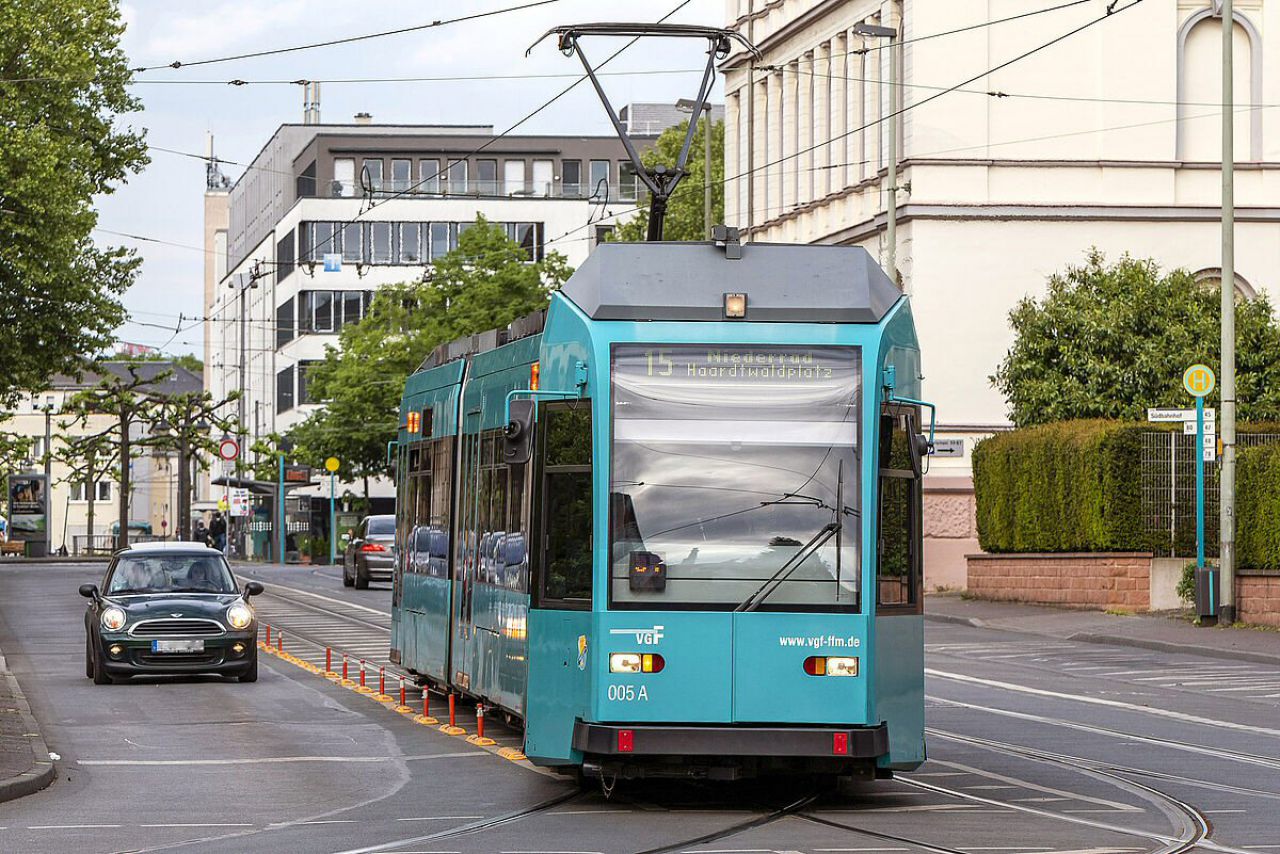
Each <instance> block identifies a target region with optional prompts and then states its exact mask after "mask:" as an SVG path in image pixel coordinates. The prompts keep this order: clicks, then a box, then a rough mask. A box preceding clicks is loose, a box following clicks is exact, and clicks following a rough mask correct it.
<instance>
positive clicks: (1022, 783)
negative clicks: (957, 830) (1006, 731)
mask: <svg viewBox="0 0 1280 854" xmlns="http://www.w3.org/2000/svg"><path fill="white" fill-rule="evenodd" d="M939 735H941V737H942V738H944V739H945V738H946V735H943V734H941V733H939ZM934 761H935V762H937V763H938V764H939V765H942V766H944V767H946V768H955V769H956V770H957V771H963V772H965V773H967V774H970V775H974V776H978V777H986V778H988V779H990V780H999V781H1000V782H1002V783H1012V784H1013V786H1014V787H1017V788H1020V789H1027V790H1029V791H1033V792H1043V793H1044V794H1046V795H1057V796H1061V797H1063V798H1069V799H1071V800H1074V801H1083V802H1085V803H1089V804H1095V805H1097V806H1100V807H1107V808H1108V809H1113V810H1120V811H1124V812H1133V811H1135V810H1138V809H1139V808H1138V807H1133V806H1130V805H1129V804H1124V803H1120V802H1119V801H1110V800H1107V799H1105V798H1095V797H1090V796H1089V795H1082V794H1079V793H1077V792H1069V791H1067V790H1066V789H1055V788H1054V787H1052V786H1045V785H1042V784H1040V783H1032V782H1031V781H1029V780H1020V779H1018V778H1017V777H1009V776H1005V775H1004V774H997V773H996V772H994V771H986V770H983V769H981V768H975V767H974V766H972V765H964V764H962V763H960V762H947V761H945V760H941V759H935V760H934ZM904 776H905V775H904ZM920 776H922V775H920V774H912V775H910V776H909V777H907V779H914V778H917V777H920ZM965 788H968V789H980V788H984V787H982V786H966V787H965ZM920 794H925V793H924V792H921V793H920Z"/></svg>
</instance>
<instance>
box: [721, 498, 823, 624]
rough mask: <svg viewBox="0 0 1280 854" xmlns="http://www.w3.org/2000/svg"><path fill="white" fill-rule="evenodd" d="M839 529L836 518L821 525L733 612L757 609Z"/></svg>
mask: <svg viewBox="0 0 1280 854" xmlns="http://www.w3.org/2000/svg"><path fill="white" fill-rule="evenodd" d="M840 528H841V523H840V522H839V521H838V517H837V521H833V522H828V523H827V524H825V525H823V526H822V528H821V529H820V530H819V531H818V533H816V534H814V535H813V537H812V538H811V539H810V540H809V542H807V543H805V544H804V545H803V546H801V547H800V549H799V550H798V551H797V552H796V553H795V554H793V555H792V556H791V559H790V560H788V561H787V562H786V563H784V564H783V565H782V566H780V567H778V571H777V572H775V573H774V574H773V575H771V576H769V577H768V578H767V579H766V580H765V582H764V584H761V585H760V586H759V587H757V588H756V589H755V590H754V591H752V593H751V595H750V596H748V597H747V598H746V599H743V600H742V604H740V605H738V607H736V608H734V609H733V610H734V611H735V612H738V613H746V612H748V611H754V610H756V609H757V608H759V607H760V606H761V605H762V604H764V600H765V599H768V598H769V597H770V596H771V595H772V594H773V591H775V590H777V589H778V588H779V587H781V586H782V584H783V582H784V581H786V580H787V578H788V577H789V576H790V575H791V573H793V572H795V571H796V569H797V568H798V567H799V566H800V564H802V563H804V562H805V561H806V560H808V559H809V558H810V557H811V556H813V554H814V553H815V552H817V551H818V549H820V548H822V545H823V544H824V543H825V542H826V541H827V540H829V539H831V538H832V537H834V536H835V535H836V533H837V532H838V531H839V530H840Z"/></svg>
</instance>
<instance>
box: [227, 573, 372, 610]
mask: <svg viewBox="0 0 1280 854" xmlns="http://www.w3.org/2000/svg"><path fill="white" fill-rule="evenodd" d="M240 577H241V578H248V579H250V580H252V581H262V582H263V583H264V584H267V585H270V586H269V587H267V591H266V592H267V593H268V594H270V593H271V588H272V587H279V588H280V589H281V590H288V591H289V592H291V593H301V594H302V595H303V596H312V597H314V598H316V599H323V600H324V601H325V602H332V603H333V604H335V605H342V606H343V607H347V608H357V609H359V610H361V611H368V612H369V613H370V614H377V615H378V616H379V617H390V616H391V612H390V611H379V610H378V609H377V608H370V607H369V606H368V605H359V604H357V603H355V602H347V601H346V600H343V599H335V598H333V597H332V596H325V595H324V594H323V593H312V592H311V591H310V590H302V589H301V588H298V587H290V586H288V585H287V584H281V583H279V582H277V581H271V580H270V579H266V580H265V581H264V580H263V579H261V578H253V576H249V575H244V574H243V573H241V574H240ZM304 607H305V606H304Z"/></svg>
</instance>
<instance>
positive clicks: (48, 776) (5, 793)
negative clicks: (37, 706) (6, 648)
mask: <svg viewBox="0 0 1280 854" xmlns="http://www.w3.org/2000/svg"><path fill="white" fill-rule="evenodd" d="M0 676H3V678H4V679H5V680H6V681H7V682H8V683H9V690H10V691H12V692H13V700H14V703H15V705H16V706H17V712H18V714H19V715H21V716H22V727H23V729H24V730H25V733H26V735H27V736H28V737H29V738H30V739H31V742H30V743H31V752H32V753H33V754H35V766H34V767H33V768H32V769H31V770H30V771H23V772H22V773H21V774H18V775H16V776H13V777H10V778H9V779H7V780H0V803H2V802H4V801H12V800H14V799H15V798H21V797H23V796H24V795H30V794H32V793H34V792H38V791H40V790H41V789H43V788H45V787H46V786H48V785H49V784H50V783H52V782H53V778H54V775H55V774H56V773H57V772H56V770H55V769H54V767H53V760H52V759H51V758H50V757H49V746H48V745H47V744H45V743H44V736H43V735H41V734H40V726H39V725H38V724H37V723H36V719H35V716H34V715H32V714H31V707H30V706H29V705H27V696H26V695H25V694H23V693H22V687H21V686H20V685H19V684H18V677H16V676H14V675H13V674H12V673H11V672H10V671H9V664H8V662H6V661H5V658H4V656H3V655H0Z"/></svg>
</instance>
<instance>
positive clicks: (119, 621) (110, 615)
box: [102, 608, 125, 632]
mask: <svg viewBox="0 0 1280 854" xmlns="http://www.w3.org/2000/svg"><path fill="white" fill-rule="evenodd" d="M124 620H125V617H124V611H122V610H121V609H119V608H108V609H107V610H105V611H103V612H102V627H103V628H104V629H106V630H107V631H109V632H118V631H120V630H121V629H123V628H124Z"/></svg>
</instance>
